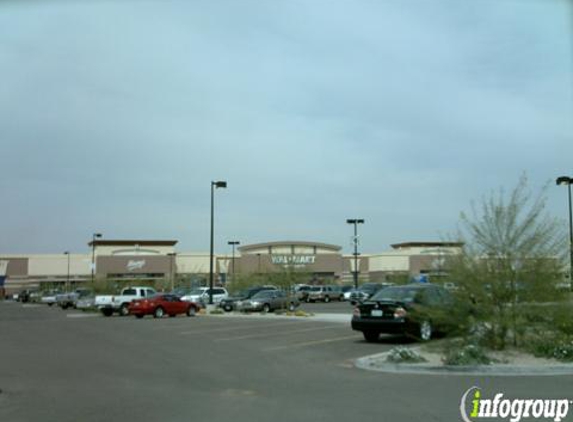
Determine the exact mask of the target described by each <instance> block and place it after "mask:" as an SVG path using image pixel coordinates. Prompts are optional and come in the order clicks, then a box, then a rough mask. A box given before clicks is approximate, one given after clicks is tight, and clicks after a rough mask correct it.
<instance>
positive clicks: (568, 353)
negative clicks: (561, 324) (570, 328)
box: [527, 330, 573, 362]
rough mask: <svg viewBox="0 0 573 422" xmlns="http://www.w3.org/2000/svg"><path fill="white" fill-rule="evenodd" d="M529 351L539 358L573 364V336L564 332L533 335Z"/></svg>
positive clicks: (544, 332) (540, 332)
mask: <svg viewBox="0 0 573 422" xmlns="http://www.w3.org/2000/svg"><path fill="white" fill-rule="evenodd" d="M528 340H529V341H528V347H527V350H528V351H529V352H530V353H532V354H533V355H534V356H536V357H539V358H548V359H557V360H559V361H561V362H573V336H571V335H568V334H564V333H562V332H552V331H547V330H544V331H537V332H535V333H531V334H530V335H529V339H528Z"/></svg>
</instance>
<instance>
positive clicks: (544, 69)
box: [0, 0, 573, 254]
mask: <svg viewBox="0 0 573 422" xmlns="http://www.w3.org/2000/svg"><path fill="white" fill-rule="evenodd" d="M572 40H573V11H572V7H570V4H569V3H568V2H567V1H566V0H480V1H471V2H465V1H463V2H462V1H459V0H281V1H272V0H241V1H237V0H209V1H207V0H202V1H199V0H195V1H188V0H187V1H172V0H141V1H135V0H123V1H122V0H114V1H111V0H110V1H96V0H92V1H88V0H86V1H82V2H74V1H69V0H59V1H56V0H43V1H3V2H0V76H1V79H0V151H1V152H0V154H1V157H2V161H1V162H2V164H1V166H2V175H1V177H0V195H1V196H0V201H1V202H0V203H1V204H2V207H1V211H0V253H4V254H25V253H61V252H63V251H71V252H72V253H87V252H88V251H89V248H88V246H87V243H88V242H89V241H91V238H92V234H93V233H96V232H97V233H102V234H103V238H104V239H173V240H178V241H179V243H178V245H177V249H178V251H180V252H206V251H208V250H209V233H210V232H209V224H210V194H211V181H215V180H225V181H227V183H228V188H227V189H217V190H216V191H215V250H216V252H218V253H227V252H229V251H230V249H229V248H230V247H229V246H228V245H227V241H229V240H238V241H240V242H241V244H243V245H246V244H252V243H259V242H270V241H280V240H305V241H316V242H324V243H332V244H336V245H340V246H342V247H343V251H346V252H350V251H351V235H352V230H353V229H352V227H351V226H349V225H348V224H346V219H348V218H363V219H364V220H365V224H364V225H361V226H359V234H360V249H361V250H362V251H363V252H364V253H377V252H382V251H385V250H388V249H389V247H390V246H389V245H391V244H393V243H400V242H407V241H439V240H447V239H449V238H450V237H451V235H452V234H453V233H455V231H456V228H457V227H458V223H459V217H460V213H461V212H462V211H468V210H469V209H470V204H471V202H472V201H479V200H480V198H483V197H484V196H485V195H487V194H488V193H490V192H491V191H492V190H496V189H499V188H501V187H504V188H507V189H511V188H512V187H513V186H515V185H516V184H517V181H518V179H519V177H520V176H521V175H522V174H524V173H525V174H527V176H528V178H529V181H530V186H531V188H532V189H534V190H538V189H541V187H542V186H544V185H546V184H549V186H548V187H547V198H548V203H547V205H548V207H547V209H548V213H549V214H550V215H553V216H556V217H559V218H562V219H563V224H564V227H566V224H567V193H566V188H564V187H557V186H555V183H554V181H555V178H556V177H557V176H561V175H570V176H573V168H572V167H573V165H572V164H573V163H572V158H573V119H572V118H571V117H572V116H573V57H572V55H573V47H572Z"/></svg>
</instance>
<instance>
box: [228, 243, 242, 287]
mask: <svg viewBox="0 0 573 422" xmlns="http://www.w3.org/2000/svg"><path fill="white" fill-rule="evenodd" d="M227 244H228V245H231V246H232V248H233V253H232V258H231V265H232V267H231V281H232V282H233V283H234V282H235V246H237V245H240V244H241V242H239V241H238V240H229V241H228V242H227Z"/></svg>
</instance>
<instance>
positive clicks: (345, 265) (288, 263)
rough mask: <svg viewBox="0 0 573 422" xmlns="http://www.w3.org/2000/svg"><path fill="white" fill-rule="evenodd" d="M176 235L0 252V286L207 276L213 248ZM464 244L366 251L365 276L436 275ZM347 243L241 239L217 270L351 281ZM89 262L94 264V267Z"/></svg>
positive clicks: (13, 289)
mask: <svg viewBox="0 0 573 422" xmlns="http://www.w3.org/2000/svg"><path fill="white" fill-rule="evenodd" d="M176 245H177V241H176V240H95V241H93V242H90V243H89V244H88V246H89V251H87V252H86V253H84V254H69V255H65V254H44V255H27V254H24V255H0V288H3V289H4V291H5V293H6V294H12V293H17V292H18V291H20V290H23V289H38V288H39V289H43V288H46V287H48V286H49V287H53V286H54V284H62V285H63V284H65V283H66V282H67V281H68V280H69V281H70V283H72V284H76V285H79V284H85V285H87V284H88V283H89V282H90V281H91V279H92V270H93V275H94V277H95V278H96V279H101V278H107V279H113V280H116V281H118V282H125V283H126V284H134V283H137V281H140V280H161V279H170V278H171V277H176V278H177V279H182V278H183V279H190V280H191V279H195V280H198V281H200V280H203V281H205V280H207V279H208V274H209V253H195V252H178V251H177V250H176ZM461 247H462V244H460V243H451V242H408V243H400V244H395V245H392V248H391V250H389V251H386V252H382V253H378V254H361V255H360V256H359V259H358V271H359V274H360V281H361V282H366V281H383V280H386V279H387V278H388V277H389V276H392V275H407V276H416V275H419V274H429V275H436V274H439V273H440V272H441V271H442V267H443V264H444V260H445V257H446V256H447V255H451V254H456V253H459V252H460V250H461ZM341 250H342V247H341V246H338V245H331V244H327V243H320V242H307V241H278V242H269V243H259V244H251V245H243V246H240V247H238V248H237V251H236V254H235V257H234V259H233V256H232V255H231V254H227V255H220V254H219V255H216V256H215V262H214V271H215V274H216V280H217V281H218V283H220V284H226V283H227V282H230V281H231V280H232V278H231V277H230V274H231V273H233V272H234V273H235V274H236V275H237V276H240V275H248V274H256V273H259V274H266V273H272V272H276V271H281V270H282V269H284V268H296V269H298V270H300V271H301V272H304V273H305V274H308V282H309V283H351V282H352V272H353V271H354V256H353V255H348V254H343V253H342V252H341ZM92 261H93V263H94V265H92Z"/></svg>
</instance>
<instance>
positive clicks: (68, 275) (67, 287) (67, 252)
mask: <svg viewBox="0 0 573 422" xmlns="http://www.w3.org/2000/svg"><path fill="white" fill-rule="evenodd" d="M64 255H66V257H67V258H68V272H67V275H66V292H69V291H70V252H69V251H65V252H64Z"/></svg>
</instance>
